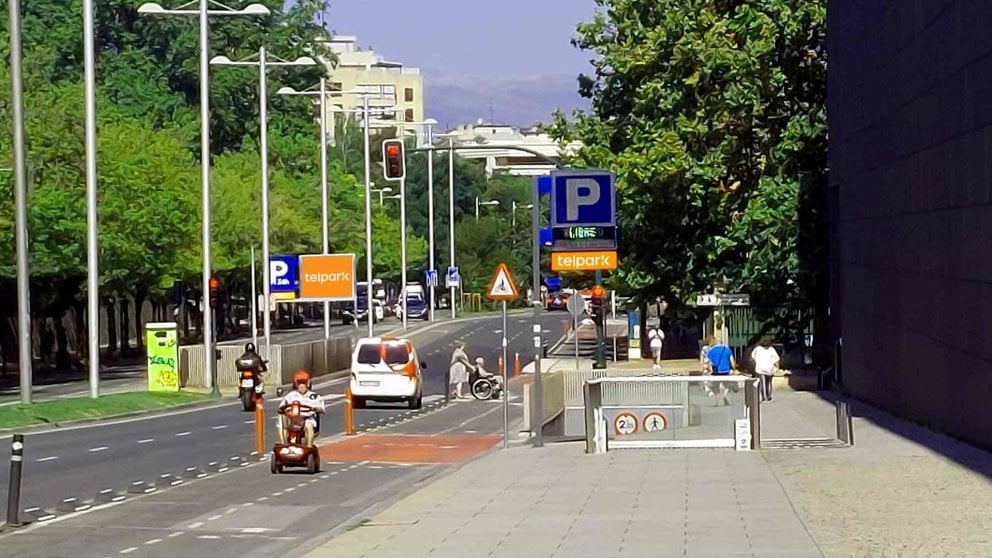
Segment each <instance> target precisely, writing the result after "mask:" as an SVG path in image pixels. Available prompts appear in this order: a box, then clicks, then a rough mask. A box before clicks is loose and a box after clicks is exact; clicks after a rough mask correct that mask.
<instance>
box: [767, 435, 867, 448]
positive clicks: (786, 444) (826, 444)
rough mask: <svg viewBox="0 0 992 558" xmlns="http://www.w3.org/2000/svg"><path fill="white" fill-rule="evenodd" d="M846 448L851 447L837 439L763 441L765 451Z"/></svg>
mask: <svg viewBox="0 0 992 558" xmlns="http://www.w3.org/2000/svg"><path fill="white" fill-rule="evenodd" d="M846 447H849V446H848V445H847V444H845V443H844V442H842V441H840V440H837V439H836V438H786V439H778V440H762V441H761V449H763V450H790V449H814V448H823V449H838V448H846Z"/></svg>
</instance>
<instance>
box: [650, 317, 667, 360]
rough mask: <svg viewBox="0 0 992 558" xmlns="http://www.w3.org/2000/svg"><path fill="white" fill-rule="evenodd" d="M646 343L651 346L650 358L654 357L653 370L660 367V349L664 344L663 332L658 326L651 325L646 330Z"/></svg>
mask: <svg viewBox="0 0 992 558" xmlns="http://www.w3.org/2000/svg"><path fill="white" fill-rule="evenodd" d="M648 345H649V346H650V347H651V358H653V359H654V365H653V366H652V367H651V368H653V369H654V370H658V369H659V368H661V350H662V348H663V347H664V345H665V333H664V332H663V331H661V328H660V327H652V328H651V331H649V332H648Z"/></svg>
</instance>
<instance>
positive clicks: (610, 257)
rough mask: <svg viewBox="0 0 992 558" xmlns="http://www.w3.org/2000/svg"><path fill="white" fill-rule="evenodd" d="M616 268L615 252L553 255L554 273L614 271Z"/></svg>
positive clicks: (560, 253)
mask: <svg viewBox="0 0 992 558" xmlns="http://www.w3.org/2000/svg"><path fill="white" fill-rule="evenodd" d="M616 268H617V253H616V251H614V250H598V251H594V252H553V253H552V254H551V270H552V271H597V270H602V271H612V270H614V269H616Z"/></svg>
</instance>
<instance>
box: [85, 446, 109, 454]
mask: <svg viewBox="0 0 992 558" xmlns="http://www.w3.org/2000/svg"><path fill="white" fill-rule="evenodd" d="M108 449H110V448H108V447H107V446H100V447H96V448H90V449H89V451H90V453H96V452H98V451H104V450H108Z"/></svg>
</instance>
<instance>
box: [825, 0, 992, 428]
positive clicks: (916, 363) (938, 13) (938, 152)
mask: <svg viewBox="0 0 992 558" xmlns="http://www.w3.org/2000/svg"><path fill="white" fill-rule="evenodd" d="M828 17H829V23H828V37H829V57H830V58H829V60H830V66H829V74H830V75H829V101H828V115H829V120H830V186H831V192H830V199H831V237H832V244H833V245H834V246H833V247H832V254H831V260H832V261H831V267H832V281H833V282H832V285H831V287H832V288H831V291H832V292H831V297H832V299H833V300H832V308H833V310H834V311H833V318H834V320H833V323H832V326H833V328H834V335H835V336H836V335H840V336H842V338H843V362H842V364H843V366H842V378H843V383H844V385H845V387H846V388H847V389H848V390H849V391H850V392H852V393H853V394H854V395H856V396H858V397H860V398H862V399H865V400H867V401H870V402H872V403H875V404H877V405H879V406H881V407H883V408H886V409H889V410H891V411H893V412H895V413H897V414H900V415H903V416H905V417H907V418H909V419H911V420H914V421H917V422H921V423H924V424H927V425H930V426H932V427H934V428H936V429H939V430H943V431H947V432H949V433H951V434H953V435H955V436H957V437H960V438H963V439H966V440H969V441H971V442H974V443H977V444H979V445H982V446H985V447H992V420H990V419H992V406H990V405H989V394H992V242H990V239H992V206H990V201H992V192H990V185H992V126H990V125H992V33H990V32H989V29H992V2H989V1H988V0H831V2H830V3H829V11H828Z"/></svg>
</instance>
